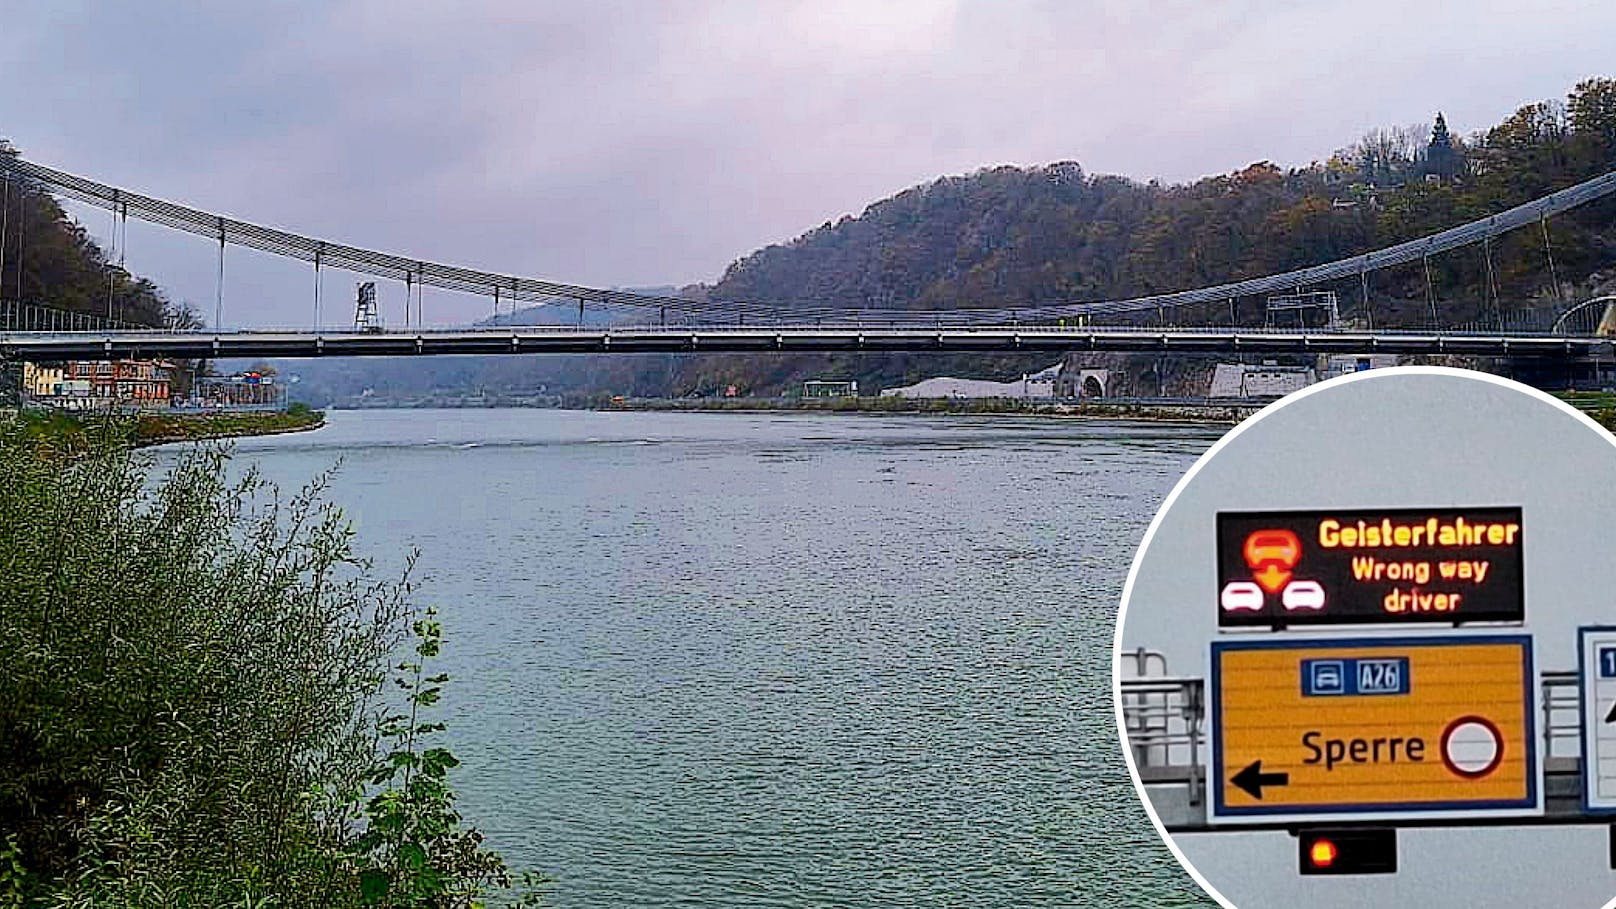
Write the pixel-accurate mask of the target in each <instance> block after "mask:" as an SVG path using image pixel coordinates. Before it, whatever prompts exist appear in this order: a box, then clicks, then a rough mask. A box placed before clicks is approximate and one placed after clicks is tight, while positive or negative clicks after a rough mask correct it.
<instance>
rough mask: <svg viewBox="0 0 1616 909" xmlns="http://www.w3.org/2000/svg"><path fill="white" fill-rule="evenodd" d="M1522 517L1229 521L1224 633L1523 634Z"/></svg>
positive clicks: (1480, 512) (1516, 513)
mask: <svg viewBox="0 0 1616 909" xmlns="http://www.w3.org/2000/svg"><path fill="white" fill-rule="evenodd" d="M1522 533H1523V531H1522V524H1521V509H1520V508H1514V507H1482V508H1426V509H1394V510H1378V511H1365V510H1340V511H1264V512H1222V513H1219V514H1218V516H1217V536H1218V539H1217V560H1218V626H1219V627H1220V628H1239V627H1271V628H1282V627H1285V626H1288V625H1339V624H1362V623H1382V624H1408V623H1419V622H1442V623H1446V624H1452V625H1458V624H1461V623H1464V622H1522V621H1524V620H1525V618H1526V601H1525V596H1524V577H1525V575H1524V572H1523V570H1522V565H1521V552H1522Z"/></svg>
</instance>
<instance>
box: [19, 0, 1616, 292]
mask: <svg viewBox="0 0 1616 909" xmlns="http://www.w3.org/2000/svg"><path fill="white" fill-rule="evenodd" d="M1531 5H1532V6H1534V7H1535V8H1536V9H1535V11H1534V12H1533V13H1531V14H1530V15H1528V14H1525V13H1522V12H1519V11H1518V8H1519V7H1521V6H1523V4H1520V3H1513V4H1500V3H1493V2H1488V0H1469V2H1466V3H1464V4H1447V3H1440V2H1428V3H1406V2H1391V0H1310V2H1307V3H1294V2H1257V0H1241V2H1229V3H1220V4H1214V3H1208V2H1205V0H1191V2H1155V3H1147V2H1133V0H1114V2H1112V0H1105V2H1070V0H1057V2H1033V0H1027V2H990V0H897V2H890V3H876V2H869V0H864V2H861V0H803V2H795V0H793V2H787V0H780V2H720V0H666V2H651V0H644V2H612V0H588V2H571V3H561V2H550V3H541V2H515V0H506V2H469V0H468V2H459V3H455V4H447V3H445V4H435V5H426V4H414V3H397V2H393V0H342V2H333V3H323V4H312V3H311V4H306V5H297V4H287V3H273V2H270V3H254V4H250V5H249V4H195V5H189V6H181V5H178V4H164V3H158V2H143V3H139V4H134V3H130V4H121V5H111V4H107V5H102V4H91V3H71V2H61V3H39V4H35V5H34V7H33V9H32V10H28V9H19V8H16V7H8V9H7V10H6V11H5V12H4V13H3V14H0V25H3V28H0V80H3V81H0V84H3V85H4V90H3V91H0V136H4V137H7V138H9V139H10V140H11V141H12V142H13V143H14V144H15V145H17V146H18V147H19V148H20V149H21V150H22V152H23V154H24V155H25V156H26V157H28V158H30V159H33V160H36V161H39V162H41V163H45V164H50V165H52V166H55V167H59V168H61V169H64V170H67V171H70V172H73V173H78V174H81V175H84V176H89V177H93V178H95V179H99V180H102V181H104V182H109V183H114V184H117V185H121V186H126V187H128V188H130V189H134V190H138V191H141V192H145V193H148V194H150V195H155V196H158V197H161V198H166V199H170V200H173V201H178V202H184V203H186V204H190V205H193V206H196V207H198V208H203V209H207V210H210V211H219V212H222V213H225V214H229V215H232V216H234V217H239V218H242V219H244V220H251V221H257V222H260V223H268V224H272V225H275V226H279V227H284V228H287V229H290V230H295V231H298V232H301V233H308V234H313V235H316V236H321V237H324V238H328V239H333V240H340V241H342V242H347V243H352V244H355V245H360V246H367V247H371V248H380V249H384V250H387V251H393V252H400V253H404V254H407V255H411V256H417V257H422V258H427V259H433V260H437V261H441V262H452V263H456V264H465V265H471V266H476V267H483V268H488V269H491V270H497V271H502V272H510V273H516V274H523V275H530V276H537V277H545V278H550V279H554V280H561V281H569V282H576V283H583V284H591V285H601V286H614V285H615V286H634V285H651V284H683V283H689V282H694V281H701V280H712V279H715V278H716V277H718V276H719V275H720V274H721V273H722V272H723V269H724V268H725V266H727V265H728V264H729V263H730V262H731V261H733V260H734V259H735V258H737V257H738V256H741V255H743V254H745V253H746V252H748V251H750V250H752V249H754V248H756V247H758V246H761V245H765V244H767V243H771V242H779V241H782V240H787V239H789V238H791V237H792V236H794V235H796V234H798V233H800V232H802V231H803V230H806V229H809V228H812V227H814V226H816V225H818V224H820V223H822V222H824V221H826V220H831V219H835V218H837V217H840V216H841V215H842V214H845V213H857V212H858V211H859V210H861V209H862V208H863V207H864V206H865V205H866V204H868V203H869V202H871V201H874V200H876V199H879V198H881V197H883V196H886V195H889V194H891V193H893V192H896V191H898V190H901V189H903V188H905V187H907V186H910V185H913V184H916V183H919V182H924V181H927V180H930V179H932V178H935V177H937V176H940V175H944V174H953V173H964V172H969V171H971V170H974V169H976V168H979V167H982V166H986V165H995V164H1004V163H1011V164H1027V165H1031V164H1042V163H1047V162H1050V161H1057V160H1077V161H1079V162H1081V163H1082V164H1083V166H1084V167H1085V168H1086V169H1088V170H1089V171H1091V172H1107V173H1121V174H1126V175H1129V176H1134V177H1138V178H1160V179H1164V180H1170V181H1179V180H1188V179H1193V178H1195V177H1198V176H1202V175H1205V174H1210V173H1218V172H1224V171H1228V170H1232V169H1234V168H1237V167H1241V166H1243V165H1245V164H1248V163H1250V162H1252V161H1255V160H1261V159H1265V158H1266V159H1270V160H1274V161H1276V162H1278V163H1281V164H1285V165H1295V164H1305V163H1307V162H1309V161H1312V160H1315V159H1322V158H1324V157H1326V156H1328V155H1329V153H1330V152H1331V151H1332V150H1334V149H1336V148H1339V147H1341V146H1343V145H1345V144H1347V143H1348V142H1350V141H1351V140H1352V139H1353V138H1355V137H1356V136H1358V135H1360V134H1362V133H1363V132H1364V131H1365V130H1366V129H1369V128H1371V127H1375V126H1381V125H1401V124H1408V123H1413V122H1419V121H1424V120H1428V119H1429V118H1430V117H1431V115H1432V114H1433V113H1434V112H1435V111H1436V110H1438V109H1441V110H1443V111H1445V112H1446V113H1447V115H1448V119H1449V122H1450V123H1451V124H1452V125H1453V127H1454V128H1455V129H1457V130H1459V131H1461V132H1468V131H1470V130H1473V129H1477V128H1481V127H1484V126H1486V125H1489V124H1492V123H1495V122H1497V121H1498V120H1499V119H1501V118H1502V117H1504V116H1506V115H1507V114H1508V113H1509V112H1510V111H1512V110H1513V109H1514V108H1516V107H1517V106H1519V105H1520V104H1522V103H1525V102H1529V101H1534V100H1540V99H1545V98H1559V97H1563V96H1564V94H1565V92H1566V90H1567V89H1568V88H1569V87H1570V86H1571V85H1572V84H1574V83H1575V82H1576V81H1577V80H1578V79H1580V78H1583V77H1586V76H1588V75H1594V74H1603V75H1616V72H1613V71H1612V68H1613V67H1616V64H1613V63H1612V60H1611V56H1610V48H1611V40H1612V36H1616V4H1611V3H1609V2H1606V0H1578V2H1573V0H1535V2H1534V3H1533V4H1531ZM1510 7H1516V8H1517V9H1511V8H1510ZM83 217H84V220H85V222H86V225H87V226H88V227H89V228H90V229H91V230H92V232H96V233H100V234H105V233H106V232H107V215H106V213H104V212H100V213H95V212H85V213H84V214H83ZM129 240H130V242H129V246H128V263H129V265H130V267H131V269H133V270H135V271H137V272H141V273H145V274H149V275H152V276H154V277H156V278H157V279H158V280H159V281H161V282H162V283H164V284H165V285H167V286H168V287H169V288H170V289H171V290H172V292H173V293H174V295H175V296H177V297H179V298H183V299H190V300H193V301H196V302H197V303H198V304H199V306H200V307H201V308H203V309H204V310H206V311H208V312H209V313H211V310H212V302H213V296H214V277H213V276H214V268H215V264H214V259H213V255H212V252H211V250H210V247H209V244H208V242H207V241H205V240H201V239H197V238H183V237H175V236H172V235H167V234H166V233H165V232H164V231H162V230H161V229H159V228H152V227H141V226H131V228H130V230H129ZM230 277H231V280H230V281H229V283H228V290H227V307H228V310H229V311H228V312H227V314H226V323H227V324H291V323H296V322H299V321H307V319H308V317H309V309H310V300H311V297H312V277H311V276H310V274H309V269H308V267H307V266H306V265H296V264H289V263H274V262H268V261H261V260H259V259H258V258H256V257H255V256H254V255H253V254H250V253H247V252H240V253H239V254H238V253H234V252H233V253H232V259H231V260H230ZM351 280H352V276H344V275H342V274H340V273H335V274H333V273H328V275H327V278H326V284H325V285H324V287H325V288H326V289H325V291H324V292H325V293H326V294H327V300H332V299H333V298H336V299H341V300H343V301H344V305H345V301H346V298H347V297H349V296H350V295H351V283H348V282H350V281H351ZM401 301H402V290H401V289H394V288H388V287H384V288H383V302H384V306H393V307H394V308H396V306H397V305H401ZM328 305H329V304H328ZM427 305H428V308H429V310H430V311H429V313H428V315H429V319H430V320H433V321H454V320H457V319H465V318H470V317H474V316H478V315H482V314H485V313H486V312H487V310H488V305H487V303H486V302H485V301H480V300H477V299H475V298H471V299H468V298H465V297H456V296H454V295H449V294H445V295H441V296H433V295H430V294H429V296H428V301H427Z"/></svg>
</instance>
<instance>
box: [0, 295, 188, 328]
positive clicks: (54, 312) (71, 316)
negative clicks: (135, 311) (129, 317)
mask: <svg viewBox="0 0 1616 909" xmlns="http://www.w3.org/2000/svg"><path fill="white" fill-rule="evenodd" d="M107 329H113V330H115V331H153V330H155V331H163V330H165V329H153V328H152V327H151V326H150V325H137V324H135V323H134V322H125V321H123V320H121V319H109V318H107V317H106V316H97V315H92V314H90V313H84V312H68V311H67V310H64V309H55V308H53V307H49V306H40V305H38V304H35V303H23V302H19V301H16V300H0V331H33V332H48V333H56V334H61V333H66V332H84V331H104V330H107Z"/></svg>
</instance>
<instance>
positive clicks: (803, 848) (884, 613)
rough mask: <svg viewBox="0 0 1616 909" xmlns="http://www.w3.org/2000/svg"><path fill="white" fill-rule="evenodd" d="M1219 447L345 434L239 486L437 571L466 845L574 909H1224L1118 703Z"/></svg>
mask: <svg viewBox="0 0 1616 909" xmlns="http://www.w3.org/2000/svg"><path fill="white" fill-rule="evenodd" d="M1220 432H1221V430H1219V429H1216V428H1209V427H1192V426H1180V425H1166V424H1150V423H1124V422H1079V421H1059V420H1050V419H1016V418H1003V417H982V418H965V417H938V418H930V417H920V416H904V417H883V416H872V415H775V414H759V415H753V414H659V413H590V412H572V411H545V410H503V411H501V410H452V411H420V410H416V411H360V412H336V413H333V414H332V415H331V418H330V422H329V425H328V426H327V427H325V428H324V429H321V430H319V431H318V432H314V433H307V434H301V435H289V436H278V437H270V438H261V439H250V440H243V441H242V442H240V443H239V444H238V447H237V450H238V457H239V458H241V459H244V460H246V459H250V460H251V461H254V462H256V463H257V464H258V465H260V467H261V468H262V469H263V470H264V472H265V473H266V474H267V475H268V476H269V477H270V478H272V479H274V480H276V481H278V482H280V483H282V484H285V485H290V486H296V485H300V484H301V483H302V482H304V481H306V480H307V479H308V478H309V477H310V476H312V475H313V474H314V473H316V472H318V471H320V470H323V469H326V468H329V467H330V466H331V465H332V464H333V463H335V462H337V461H338V460H339V459H340V461H341V467H340V469H339V471H338V472H337V475H336V478H335V480H334V483H333V486H332V489H331V493H330V497H331V498H332V499H333V500H335V501H336V502H338V503H339V504H340V505H342V506H343V508H344V509H345V510H346V511H347V512H348V513H349V515H350V516H352V517H353V518H354V519H355V521H356V523H357V525H358V529H359V540H360V546H361V549H362V550H363V551H364V552H366V553H368V554H371V555H374V556H375V557H376V558H377V559H378V560H379V567H381V568H383V569H385V570H389V571H391V570H394V569H396V568H397V567H398V566H399V565H400V564H401V561H402V557H403V553H404V552H405V551H406V550H407V549H408V548H409V547H412V546H413V547H416V548H418V549H419V550H420V552H421V558H420V563H419V576H420V578H421V579H422V580H423V581H424V583H423V586H422V588H421V591H420V597H419V599H420V601H421V602H422V603H433V604H436V605H437V606H438V608H439V610H440V612H441V617H442V619H443V621H444V625H445V651H444V657H443V660H442V664H443V668H444V670H445V671H447V672H449V673H451V674H452V676H453V679H452V681H451V682H450V684H449V686H448V688H447V691H446V694H445V702H444V708H443V709H442V711H441V716H440V718H441V719H443V720H444V721H445V722H447V723H448V724H449V727H450V729H449V733H448V735H447V738H448V744H449V745H450V746H451V747H452V748H453V749H454V750H455V752H456V753H457V755H458V756H459V757H460V758H461V759H462V761H463V762H464V764H463V766H462V767H460V768H459V769H458V770H457V771H456V776H455V777H454V780H455V783H456V786H457V789H458V792H459V793H460V807H461V808H462V810H463V813H464V814H465V816H466V818H467V819H468V820H469V821H470V822H471V823H473V824H475V825H476V826H478V827H479V828H480V829H482V830H483V831H484V832H485V833H486V834H487V835H488V838H489V840H490V841H491V843H492V844H493V845H494V846H496V847H497V848H498V849H500V850H501V851H502V852H503V853H504V854H505V856H506V858H507V859H508V860H509V861H510V863H511V864H512V865H513V866H517V867H532V868H538V869H541V870H543V871H545V872H547V873H548V874H550V875H551V876H552V877H554V878H555V879H556V884H555V886H554V888H553V889H552V891H551V893H550V903H551V904H552V905H554V906H561V907H586V906H587V907H597V906H672V905H691V906H697V905H699V906H780V907H808V906H949V907H974V906H1004V907H1011V906H1113V905H1128V906H1147V907H1167V906H1186V905H1209V903H1208V902H1207V901H1205V900H1204V898H1202V897H1200V896H1199V891H1198V890H1197V888H1196V887H1195V885H1194V883H1193V882H1192V881H1190V880H1189V878H1188V876H1187V875H1185V874H1184V872H1183V871H1182V870H1180V868H1179V867H1178V865H1177V864H1176V863H1175V862H1174V861H1173V859H1172V857H1171V856H1170V855H1169V854H1168V852H1167V851H1166V849H1165V848H1164V847H1163V846H1162V845H1161V842H1160V840H1159V839H1158V837H1157V836H1156V835H1155V833H1154V831H1153V830H1152V829H1151V827H1150V824H1149V821H1148V819H1147V818H1146V816H1145V814H1144V810H1143V809H1142V808H1141V806H1140V805H1139V802H1138V799H1137V798H1136V797H1135V795H1134V792H1133V789H1132V787H1131V786H1130V785H1129V782H1128V777H1127V771H1126V769H1125V767H1124V764H1123V762H1122V759H1121V756H1120V752H1119V747H1118V744H1117V736H1116V731H1115V725H1114V722H1113V720H1112V712H1111V710H1112V708H1111V697H1110V680H1109V665H1110V650H1111V637H1112V630H1113V620H1114V617H1115V612H1116V603H1117V601H1118V599H1119V597H1120V593H1121V588H1122V582H1123V579H1124V577H1125V575H1126V573H1127V567H1128V564H1129V562H1130V560H1131V558H1132V555H1133V550H1134V547H1135V545H1136V543H1137V541H1138V539H1139V537H1140V536H1141V535H1142V534H1143V532H1144V529H1145V526H1146V525H1147V524H1148V523H1149V520H1150V517H1151V515H1152V514H1153V513H1154V511H1155V509H1156V508H1157V506H1158V505H1159V504H1160V502H1161V500H1162V498H1163V497H1164V496H1165V495H1166V493H1167V492H1168V490H1170V489H1171V487H1172V484H1173V483H1174V482H1175V481H1176V480H1177V478H1178V476H1179V475H1180V474H1182V473H1183V471H1184V470H1185V469H1186V468H1187V467H1188V466H1189V464H1190V463H1191V462H1192V461H1193V460H1194V458H1195V457H1196V456H1197V455H1199V454H1200V453H1201V452H1202V451H1204V450H1205V449H1206V448H1207V447H1209V446H1210V445H1211V443H1212V442H1213V441H1214V440H1215V439H1216V438H1217V436H1218V435H1219V434H1220Z"/></svg>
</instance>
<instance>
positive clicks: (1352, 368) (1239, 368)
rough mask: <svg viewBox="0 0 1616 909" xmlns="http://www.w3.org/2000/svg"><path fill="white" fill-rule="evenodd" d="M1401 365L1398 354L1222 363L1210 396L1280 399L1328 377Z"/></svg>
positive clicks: (1213, 375) (1210, 390)
mask: <svg viewBox="0 0 1616 909" xmlns="http://www.w3.org/2000/svg"><path fill="white" fill-rule="evenodd" d="M1397 364H1398V357H1397V355H1395V354H1332V355H1327V356H1321V357H1319V358H1318V359H1317V361H1316V363H1315V365H1313V366H1280V365H1278V364H1276V363H1273V362H1268V363H1263V364H1262V365H1260V366H1257V365H1251V364H1247V363H1219V364H1218V365H1217V366H1216V367H1214V368H1213V370H1212V382H1211V387H1210V388H1209V389H1208V390H1207V397H1209V398H1280V397H1284V396H1285V395H1288V394H1290V393H1291V392H1293V391H1301V390H1302V389H1304V388H1306V387H1308V386H1309V385H1312V384H1313V383H1315V382H1321V381H1324V380H1325V379H1333V378H1336V377H1337V376H1344V375H1348V374H1350V373H1355V372H1363V371H1364V370H1366V369H1384V368H1386V367H1388V366H1396V365H1397Z"/></svg>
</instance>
